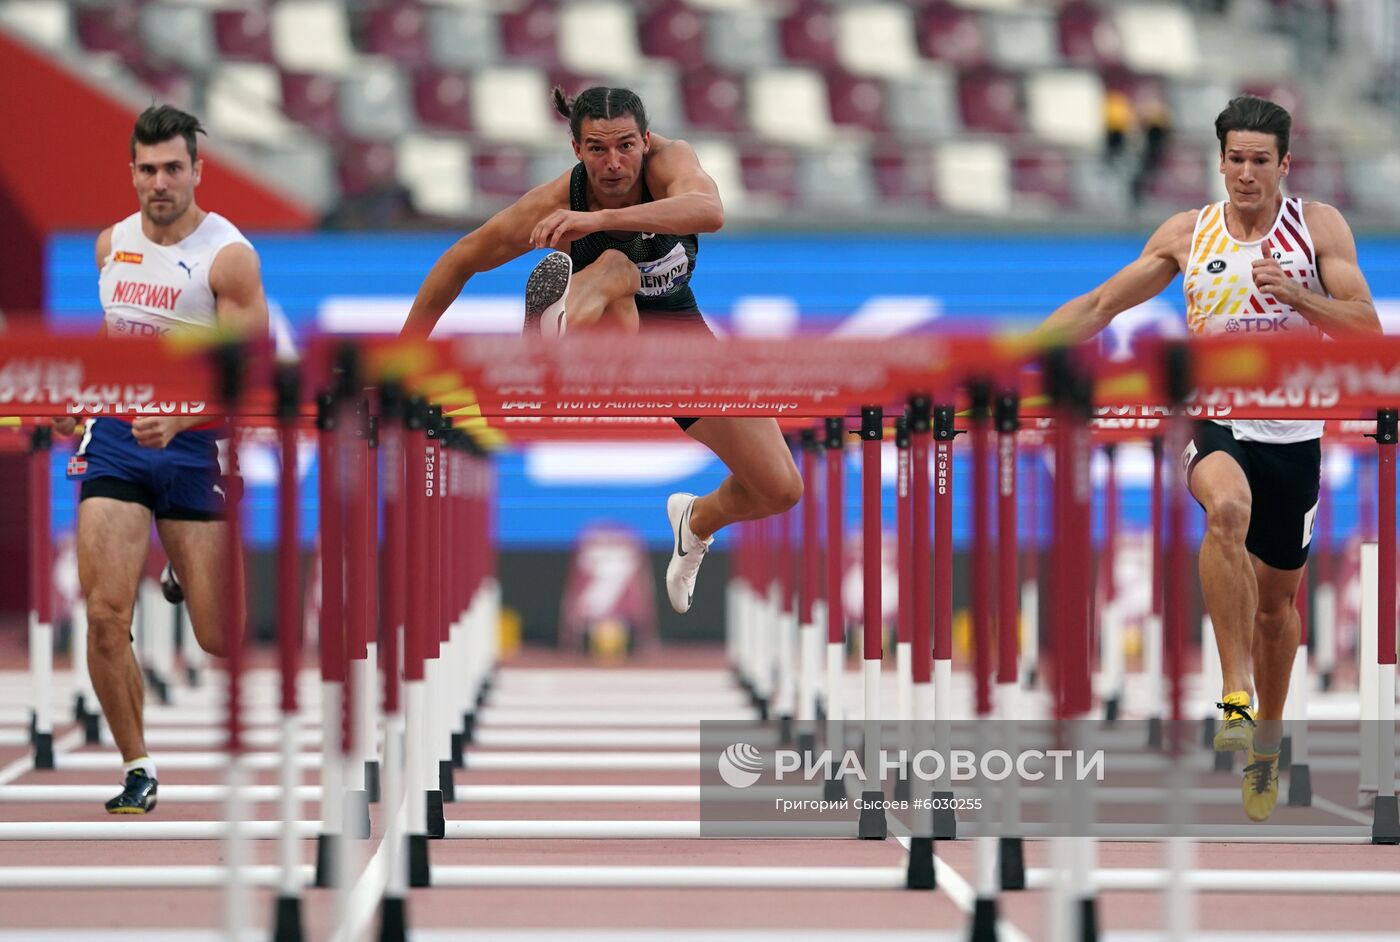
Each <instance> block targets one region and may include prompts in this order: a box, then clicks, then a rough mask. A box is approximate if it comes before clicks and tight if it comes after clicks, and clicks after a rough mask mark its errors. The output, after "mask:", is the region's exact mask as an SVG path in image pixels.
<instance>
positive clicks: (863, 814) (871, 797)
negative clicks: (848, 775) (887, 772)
mask: <svg viewBox="0 0 1400 942" xmlns="http://www.w3.org/2000/svg"><path fill="white" fill-rule="evenodd" d="M884 800H885V793H884V792H882V791H878V790H875V791H863V792H861V793H860V801H861V808H860V824H859V825H858V827H857V828H856V835H857V836H858V837H859V838H860V839H861V840H863V841H883V840H884V839H885V838H886V837H888V836H889V833H890V829H889V823H888V822H887V821H886V820H885V810H884V809H883V808H882V807H880V805H881V802H883V801H884Z"/></svg>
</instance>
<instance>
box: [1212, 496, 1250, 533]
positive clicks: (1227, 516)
mask: <svg viewBox="0 0 1400 942" xmlns="http://www.w3.org/2000/svg"><path fill="white" fill-rule="evenodd" d="M1249 514H1250V506H1249V498H1248V497H1244V496H1228V497H1224V498H1221V499H1220V500H1218V501H1216V502H1215V505H1214V506H1213V507H1212V508H1211V511H1210V513H1208V514H1206V529H1207V530H1208V531H1209V532H1210V534H1211V535H1212V536H1214V537H1216V538H1218V539H1222V540H1226V541H1228V542H1231V543H1241V544H1242V543H1244V538H1245V535H1246V534H1247V533H1248V532H1249Z"/></svg>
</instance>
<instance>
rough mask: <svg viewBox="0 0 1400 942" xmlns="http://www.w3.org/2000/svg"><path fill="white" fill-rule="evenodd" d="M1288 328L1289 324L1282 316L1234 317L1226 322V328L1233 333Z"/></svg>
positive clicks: (1267, 331)
mask: <svg viewBox="0 0 1400 942" xmlns="http://www.w3.org/2000/svg"><path fill="white" fill-rule="evenodd" d="M1287 329H1288V324H1287V323H1285V322H1284V319H1283V318H1282V317H1240V318H1234V317H1232V318H1230V319H1229V320H1228V321H1226V322H1225V330H1226V331H1228V332H1229V333H1232V334H1233V333H1239V332H1243V333H1246V334H1270V333H1274V332H1276V331H1280V330H1287Z"/></svg>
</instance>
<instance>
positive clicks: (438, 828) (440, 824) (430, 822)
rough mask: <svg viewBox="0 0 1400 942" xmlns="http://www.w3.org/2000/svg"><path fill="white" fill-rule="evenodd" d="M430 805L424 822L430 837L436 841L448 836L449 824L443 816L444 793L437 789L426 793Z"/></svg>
mask: <svg viewBox="0 0 1400 942" xmlns="http://www.w3.org/2000/svg"><path fill="white" fill-rule="evenodd" d="M425 795H426V797H427V803H428V814H427V820H426V821H425V822H424V826H425V829H426V830H427V832H428V836H429V837H431V838H433V839H434V840H436V839H438V838H442V837H446V836H447V822H446V821H445V820H444V819H443V816H442V792H440V791H438V790H437V789H436V788H433V789H429V790H428V791H427V792H425Z"/></svg>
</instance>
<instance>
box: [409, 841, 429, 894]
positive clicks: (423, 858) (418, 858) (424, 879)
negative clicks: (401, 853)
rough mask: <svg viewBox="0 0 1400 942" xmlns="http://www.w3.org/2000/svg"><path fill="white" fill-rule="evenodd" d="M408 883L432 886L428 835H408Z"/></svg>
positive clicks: (417, 885)
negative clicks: (429, 868)
mask: <svg viewBox="0 0 1400 942" xmlns="http://www.w3.org/2000/svg"><path fill="white" fill-rule="evenodd" d="M408 885H409V886H411V887H415V888H416V887H422V886H432V880H431V878H430V875H429V871H428V835H426V834H410V835H408Z"/></svg>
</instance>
